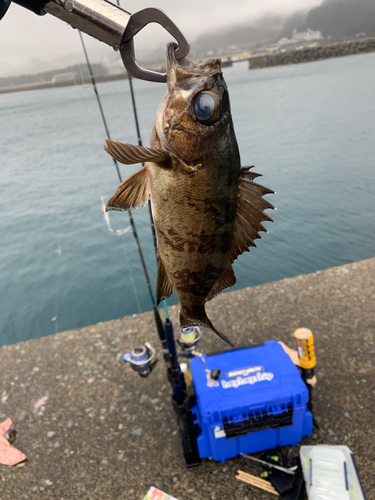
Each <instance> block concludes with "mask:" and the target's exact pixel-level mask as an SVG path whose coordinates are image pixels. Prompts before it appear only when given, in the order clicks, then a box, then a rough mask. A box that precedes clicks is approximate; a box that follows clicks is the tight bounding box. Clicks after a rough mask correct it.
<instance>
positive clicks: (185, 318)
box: [180, 307, 234, 347]
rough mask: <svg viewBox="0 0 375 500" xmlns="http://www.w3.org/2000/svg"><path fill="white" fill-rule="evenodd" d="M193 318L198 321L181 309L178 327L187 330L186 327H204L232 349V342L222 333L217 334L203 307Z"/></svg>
mask: <svg viewBox="0 0 375 500" xmlns="http://www.w3.org/2000/svg"><path fill="white" fill-rule="evenodd" d="M194 316H195V317H196V318H199V319H195V318H194V317H193V315H191V314H188V313H187V312H186V311H185V310H184V309H183V308H182V307H181V310H180V325H181V328H187V327H188V326H205V327H206V328H208V329H209V330H212V331H213V332H215V333H216V335H218V336H219V337H220V338H221V339H222V340H224V342H226V343H227V344H229V345H230V346H231V347H234V345H233V344H232V342H231V341H230V340H229V339H228V337H226V336H225V335H224V334H223V333H221V332H219V331H218V330H216V328H215V327H214V325H213V324H212V323H211V321H210V320H209V319H208V317H207V314H206V311H205V310H204V307H203V308H202V309H201V310H200V311H199V313H195V314H194Z"/></svg>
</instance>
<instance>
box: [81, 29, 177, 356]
mask: <svg viewBox="0 0 375 500" xmlns="http://www.w3.org/2000/svg"><path fill="white" fill-rule="evenodd" d="M78 34H79V37H80V39H81V43H82V47H83V52H84V54H85V58H86V62H87V67H88V70H89V73H90V77H91V83H92V86H93V89H94V92H95V96H96V100H97V103H98V106H99V109H100V114H101V117H102V121H103V124H104V128H105V131H106V134H107V138H108V139H109V140H110V139H111V137H110V133H109V129H108V125H107V120H106V118H105V115H104V111H103V107H102V103H101V100H100V96H99V92H98V89H97V86H96V81H95V77H94V73H93V71H92V67H91V64H90V59H89V56H88V54H87V51H86V46H85V42H84V40H83V37H82V33H81V31H80V30H78ZM112 160H113V163H114V165H115V168H116V171H117V175H118V178H119V181H120V183H121V182H122V177H121V173H120V169H119V166H118V163H117V161H116V160H115V159H114V158H112ZM127 212H128V215H129V221H130V225H131V228H132V233H133V236H134V239H135V241H136V245H137V248H138V253H139V257H140V259H141V263H142V267H143V272H144V275H145V278H146V283H147V287H148V291H149V294H150V298H151V302H152V306H153V310H154V317H155V323H156V328H157V330H158V334H159V337H160V340H161V343H162V345H163V349H164V351H166V348H167V343H166V338H165V332H164V328H163V324H162V321H161V318H160V314H159V310H158V308H157V306H156V301H155V298H154V294H153V293H152V287H151V282H150V277H149V275H148V271H147V267H146V262H145V260H144V257H143V252H142V248H141V243H140V241H139V237H138V233H137V230H136V227H135V222H134V219H133V215H132V213H131V210H128V211H127Z"/></svg>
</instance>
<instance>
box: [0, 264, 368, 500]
mask: <svg viewBox="0 0 375 500" xmlns="http://www.w3.org/2000/svg"><path fill="white" fill-rule="evenodd" d="M374 298H375V258H373V259H369V260H365V261H361V262H356V263H353V264H348V265H345V266H342V267H336V268H332V269H328V270H325V271H321V272H317V273H314V274H310V275H306V276H297V277H296V278H291V279H285V280H282V281H279V282H275V283H268V284H265V285H262V286H257V287H254V288H248V289H243V290H239V291H235V292H229V293H225V294H223V295H221V296H219V297H217V298H215V299H214V300H213V301H212V302H211V303H210V304H209V305H208V312H209V316H210V318H211V320H212V322H213V323H214V325H215V326H217V327H218V328H219V329H220V330H221V331H223V332H225V334H226V335H228V336H229V338H230V339H231V340H232V341H233V342H234V343H235V344H236V345H238V346H240V345H245V344H247V345H252V344H258V343H261V342H263V341H264V340H268V339H275V340H282V341H284V342H285V343H286V344H288V345H290V346H291V347H294V345H293V338H292V334H293V331H294V330H295V329H296V328H298V327H301V326H306V327H308V328H310V329H311V330H312V331H313V332H314V336H315V346H316V354H317V368H316V375H317V378H318V384H317V386H316V388H315V393H314V401H313V403H314V414H315V417H316V420H317V421H318V423H319V425H320V430H319V431H315V432H314V434H313V435H312V436H309V437H308V438H305V439H304V440H303V444H345V445H347V446H349V447H350V448H351V449H352V451H353V453H354V457H355V459H356V462H357V465H358V469H359V472H360V476H361V480H362V483H363V487H364V491H365V493H366V495H367V499H368V500H374V499H375V423H374V422H375V418H374V411H375V363H374V361H375V343H374V341H375V311H374ZM177 314H178V311H177V307H174V308H171V319H172V321H173V323H174V325H175V327H176V330H177V325H178V320H177ZM145 341H149V342H151V344H152V345H153V346H154V347H156V348H157V351H158V353H159V354H161V348H160V345H159V341H158V338H157V334H156V332H155V328H154V324H153V315H152V313H151V312H147V313H144V314H141V315H137V316H132V317H125V318H123V319H120V320H114V321H109V322H107V323H100V324H97V325H94V326H89V327H86V328H82V329H76V330H71V331H67V332H63V333H58V334H56V335H51V336H49V337H43V338H39V339H36V340H30V341H28V342H23V343H20V344H14V345H10V346H5V347H2V348H1V349H0V420H3V419H5V418H6V417H10V418H12V420H13V422H14V426H15V428H16V430H17V432H18V435H17V439H16V441H15V443H14V445H15V446H16V447H17V448H19V449H20V450H21V451H22V452H24V453H25V454H26V455H27V461H26V462H25V464H24V465H23V466H22V467H7V466H2V465H0V498H1V499H2V500H21V499H26V498H27V499H42V500H44V499H45V500H47V499H48V500H54V499H56V500H57V499H59V500H76V499H85V500H86V499H87V500H125V499H126V500H130V499H131V500H133V499H134V500H141V499H142V498H143V496H144V495H145V494H146V492H147V491H148V489H149V487H150V486H151V485H153V486H156V487H157V488H159V489H161V490H163V491H165V492H167V493H169V494H170V495H173V496H175V497H176V498H178V499H179V500H211V499H212V500H219V499H220V500H237V499H238V500H254V499H257V500H258V499H259V500H262V499H264V500H271V498H275V497H274V496H272V495H269V494H267V493H265V492H262V491H261V490H259V489H257V488H255V487H253V486H250V485H246V484H245V483H240V482H239V481H237V480H236V479H235V475H236V471H237V470H238V469H241V470H243V471H245V472H248V473H251V474H255V475H257V474H258V472H259V470H260V469H259V467H258V465H257V464H253V463H250V462H249V461H246V460H245V459H243V458H236V459H232V460H228V461H227V462H226V463H225V464H221V463H216V462H214V461H213V460H203V461H202V465H201V466H200V467H198V468H195V469H190V470H186V469H185V467H184V460H183V455H182V451H181V446H180V441H179V436H178V431H177V427H176V419H175V415H174V412H173V410H172V405H171V401H170V392H171V391H170V387H169V384H168V382H167V379H166V373H165V372H166V370H165V366H164V365H163V362H162V361H161V362H160V363H159V364H158V365H157V366H156V368H155V370H154V371H153V373H152V374H151V376H150V377H149V378H147V379H142V378H140V377H139V376H138V375H137V374H136V373H135V372H133V371H132V370H131V369H130V368H128V367H127V366H125V364H124V363H123V361H122V355H123V353H125V352H127V351H129V350H131V349H132V348H133V347H134V346H136V345H139V344H142V343H144V342H145ZM200 348H201V350H202V351H203V352H206V353H210V352H213V351H218V350H223V349H226V348H227V346H226V345H225V344H224V343H223V342H222V341H221V340H220V339H219V338H218V337H216V336H215V335H214V334H213V333H211V332H209V331H207V330H205V332H204V338H203V340H202V342H201V344H200ZM298 449H299V447H296V448H293V449H292V448H289V449H288V448H284V449H283V452H284V453H288V454H289V456H291V457H293V456H295V455H297V454H298ZM257 456H260V455H257Z"/></svg>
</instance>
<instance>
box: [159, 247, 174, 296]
mask: <svg viewBox="0 0 375 500" xmlns="http://www.w3.org/2000/svg"><path fill="white" fill-rule="evenodd" d="M157 261H158V277H157V280H156V302H157V304H158V305H159V304H160V302H161V301H162V300H164V299H167V298H168V297H170V296H171V295H172V292H173V285H172V282H171V280H170V278H169V276H168V274H167V271H166V270H165V267H164V263H163V261H162V260H161V257H160V255H159V252H158V255H157Z"/></svg>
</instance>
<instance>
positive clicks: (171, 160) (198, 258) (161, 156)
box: [104, 44, 273, 345]
mask: <svg viewBox="0 0 375 500" xmlns="http://www.w3.org/2000/svg"><path fill="white" fill-rule="evenodd" d="M167 83H168V92H167V94H166V96H165V97H164V99H163V100H162V102H161V103H160V105H159V108H158V110H157V113H156V119H155V125H154V128H153V130H152V133H151V140H150V147H149V148H145V147H142V146H133V145H130V144H123V143H120V142H114V141H109V140H108V141H106V142H107V145H106V146H104V149H105V150H106V151H107V153H109V154H110V155H111V156H112V157H113V158H115V159H116V160H117V161H119V162H121V163H124V164H126V165H130V164H133V163H140V162H147V163H146V165H145V166H144V167H143V168H141V169H140V170H138V171H137V172H135V173H134V174H133V175H131V176H130V177H129V178H128V179H126V180H125V181H124V182H122V183H121V184H120V186H119V187H118V190H117V192H116V193H115V194H114V195H113V196H112V198H111V199H110V200H109V201H108V203H107V205H106V209H107V210H133V209H135V208H138V207H142V206H143V205H145V204H147V202H148V200H149V198H150V196H151V206H152V214H153V217H154V223H155V231H156V237H157V245H158V258H157V261H158V276H157V285H156V296H157V302H158V303H159V302H160V301H161V300H163V299H165V298H167V297H169V296H170V295H171V294H172V291H173V287H174V288H175V290H176V293H177V297H178V299H179V302H180V324H181V327H182V328H184V327H187V326H193V325H203V326H205V327H207V328H210V329H211V330H213V331H214V332H215V333H216V334H218V335H219V336H220V337H221V338H222V339H223V340H225V341H226V342H228V343H229V344H230V345H232V344H231V342H230V341H229V340H228V339H227V338H226V337H225V335H223V334H222V333H220V332H219V331H217V330H216V329H215V328H214V326H213V325H212V323H211V321H210V320H209V318H208V317H207V315H206V311H205V304H206V302H207V301H209V300H211V299H212V298H214V297H215V296H216V295H218V294H219V293H220V292H222V291H223V290H225V289H227V288H229V287H231V286H233V285H234V284H235V282H236V278H235V275H234V272H233V268H232V262H233V261H234V259H236V258H237V257H238V255H240V254H242V253H243V252H245V251H248V250H249V246H255V244H254V240H255V239H256V238H260V235H259V231H266V229H265V228H264V226H263V225H262V222H263V221H272V219H271V218H270V217H269V216H268V215H266V214H265V212H264V210H265V209H267V208H273V206H272V205H271V204H270V203H269V202H268V201H266V200H265V199H263V198H262V196H263V195H265V194H268V193H273V191H271V190H270V189H267V188H265V187H263V186H261V185H259V184H257V183H255V182H253V181H254V178H255V177H257V176H258V175H259V174H256V173H254V172H252V171H251V168H252V167H242V168H241V164H240V155H239V151H238V146H237V141H236V136H235V134H234V129H233V122H232V117H231V113H230V105H229V96H228V90H227V87H226V84H225V81H224V78H223V75H222V72H221V67H220V60H218V59H211V60H209V61H206V62H204V63H199V64H193V63H192V62H190V61H188V60H187V59H185V58H183V59H180V60H176V58H175V46H174V45H173V44H170V45H168V48H167Z"/></svg>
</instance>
